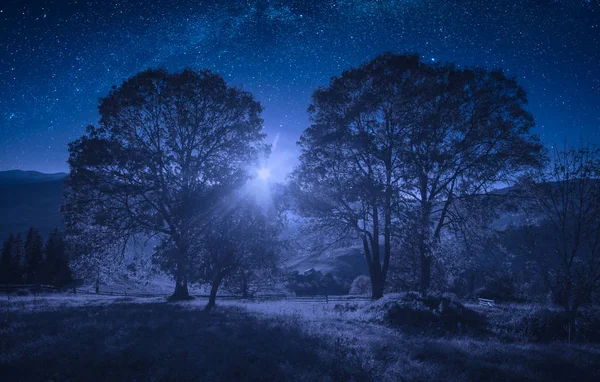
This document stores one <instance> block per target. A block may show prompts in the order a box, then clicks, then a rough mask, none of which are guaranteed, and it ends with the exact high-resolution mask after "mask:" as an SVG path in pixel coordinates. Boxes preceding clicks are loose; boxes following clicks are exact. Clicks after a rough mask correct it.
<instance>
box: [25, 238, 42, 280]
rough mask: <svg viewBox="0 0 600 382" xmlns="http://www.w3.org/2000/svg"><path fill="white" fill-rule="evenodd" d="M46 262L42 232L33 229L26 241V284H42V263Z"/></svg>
mask: <svg viewBox="0 0 600 382" xmlns="http://www.w3.org/2000/svg"><path fill="white" fill-rule="evenodd" d="M43 260H44V240H43V239H42V235H41V234H40V232H39V231H38V230H37V229H35V228H33V227H31V228H30V229H29V231H27V238H26V239H25V282H26V283H27V284H39V283H41V282H42V272H43V270H42V262H43Z"/></svg>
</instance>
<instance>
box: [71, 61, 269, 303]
mask: <svg viewBox="0 0 600 382" xmlns="http://www.w3.org/2000/svg"><path fill="white" fill-rule="evenodd" d="M99 111H100V115H101V119H100V123H99V126H98V127H93V126H92V127H89V128H88V131H87V133H86V134H85V135H84V136H83V137H81V138H80V139H78V140H76V141H75V142H73V143H71V144H70V146H69V152H70V158H69V165H70V167H71V173H70V175H69V178H68V181H67V187H68V191H67V193H66V199H67V205H66V208H65V212H66V220H67V225H68V227H69V228H73V232H77V231H78V230H83V231H85V230H89V229H90V227H93V228H94V229H95V230H96V231H97V232H102V234H103V235H104V236H108V237H111V236H112V237H114V238H122V239H126V238H128V237H131V235H135V234H142V235H146V236H153V237H156V238H157V239H158V240H160V241H161V242H162V243H165V244H168V246H169V247H172V248H174V250H172V251H163V252H162V253H163V254H164V255H165V256H168V257H169V258H170V260H171V261H172V263H173V264H174V266H173V267H172V268H171V269H172V271H173V275H174V278H175V282H176V287H175V292H174V294H173V298H175V299H181V298H188V297H189V294H188V288H187V281H188V276H189V275H188V263H189V261H190V257H191V256H192V255H193V253H192V251H191V248H192V247H193V246H194V242H195V240H197V239H198V237H200V235H201V231H202V229H203V228H204V226H205V224H206V223H207V222H208V220H209V216H210V213H211V207H212V206H214V205H216V204H217V202H218V200H219V199H220V198H221V197H222V196H223V195H226V194H228V193H230V192H231V191H232V190H233V189H236V188H237V187H239V186H240V185H241V184H243V183H244V182H245V181H246V180H247V177H248V174H249V170H251V168H250V167H249V166H251V164H252V163H253V162H254V161H255V160H256V159H257V157H258V156H259V155H261V153H263V152H265V151H266V150H267V146H266V145H264V143H263V139H264V134H263V132H262V119H261V118H260V113H261V111H262V107H261V105H260V104H259V103H258V102H257V101H255V100H254V98H253V97H252V95H251V94H250V93H247V92H245V91H242V90H240V89H237V88H232V87H229V86H227V84H226V83H225V81H224V80H223V79H222V78H221V77H220V76H219V75H217V74H215V73H213V72H211V71H208V70H204V71H193V70H189V69H188V70H184V71H183V72H181V73H168V72H167V71H166V70H162V69H161V70H148V71H145V72H142V73H140V74H138V75H136V76H134V77H132V78H130V79H128V80H126V81H125V82H124V83H123V84H122V85H121V86H119V87H113V89H112V90H111V92H110V93H109V94H108V96H107V97H105V98H103V99H101V101H100V105H99Z"/></svg>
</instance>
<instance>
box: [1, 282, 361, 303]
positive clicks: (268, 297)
mask: <svg viewBox="0 0 600 382" xmlns="http://www.w3.org/2000/svg"><path fill="white" fill-rule="evenodd" d="M19 291H27V292H28V293H31V294H37V293H65V292H66V293H70V294H73V293H75V294H86V295H97V296H115V297H139V298H156V297H169V295H170V294H161V293H139V292H126V291H100V292H98V293H96V291H95V290H91V289H83V288H82V289H80V288H57V287H54V286H51V285H0V293H18V292H19ZM191 296H192V297H194V298H200V299H208V297H209V296H208V295H205V294H192V295H191ZM217 300H242V301H261V302H262V301H294V302H312V303H315V302H324V303H330V302H331V303H339V302H352V301H369V300H370V298H369V297H367V296H356V295H334V296H332V295H318V296H289V295H286V294H283V293H282V294H260V295H255V296H252V297H248V298H244V297H242V296H234V295H222V296H221V295H219V296H217Z"/></svg>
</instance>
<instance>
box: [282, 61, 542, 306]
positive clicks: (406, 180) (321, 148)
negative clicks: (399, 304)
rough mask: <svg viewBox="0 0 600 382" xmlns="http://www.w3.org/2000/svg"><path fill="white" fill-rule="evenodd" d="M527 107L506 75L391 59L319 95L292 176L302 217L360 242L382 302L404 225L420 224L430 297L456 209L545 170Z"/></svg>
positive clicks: (351, 73)
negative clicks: (436, 259) (515, 178)
mask: <svg viewBox="0 0 600 382" xmlns="http://www.w3.org/2000/svg"><path fill="white" fill-rule="evenodd" d="M526 102H527V100H526V96H525V92H524V91H523V89H522V88H521V87H520V86H519V85H518V84H517V83H516V81H515V80H514V79H512V78H507V77H506V76H505V75H504V74H503V73H502V72H501V71H492V72H489V71H486V70H484V69H479V68H474V69H458V68H456V67H455V66H453V65H450V64H445V65H439V64H427V63H424V62H422V61H420V59H419V57H418V56H412V55H402V56H398V55H393V54H390V53H386V54H383V55H381V56H379V57H377V58H375V59H374V60H372V61H370V62H368V63H366V64H364V65H361V66H360V67H358V68H354V69H350V70H348V71H346V72H344V73H342V75H341V76H340V77H335V78H333V79H332V80H331V82H330V84H329V86H328V87H326V88H321V89H318V90H317V91H316V92H315V93H314V94H313V99H312V104H311V106H310V107H309V113H310V116H311V121H312V125H311V126H310V127H309V128H308V129H307V130H306V131H305V132H304V133H303V135H302V137H301V139H300V142H299V145H300V147H301V150H302V154H301V157H300V165H299V167H298V168H297V170H296V171H295V173H294V175H293V180H294V184H293V190H294V191H295V194H296V196H297V199H298V209H299V212H300V213H301V214H303V215H305V216H310V217H312V218H313V224H314V226H315V227H316V228H317V229H319V230H321V231H324V232H328V233H329V234H330V235H333V237H335V238H340V239H341V238H347V237H349V236H350V237H351V236H354V237H356V238H359V239H360V240H361V242H362V244H363V248H364V253H365V257H366V260H367V264H368V267H369V274H370V278H371V283H372V297H373V298H379V297H381V296H382V295H383V290H384V286H385V281H386V277H387V272H388V268H389V263H390V257H391V251H392V248H391V242H392V238H393V236H394V232H397V229H396V228H395V226H396V225H397V224H398V223H399V222H401V221H404V220H406V219H415V220H416V222H415V224H416V226H417V234H416V236H417V238H416V239H417V241H418V243H417V245H416V248H417V252H418V253H416V254H415V255H417V256H418V257H419V260H420V264H421V266H420V268H421V269H420V280H421V281H420V289H421V291H422V293H423V294H426V293H427V290H428V288H429V284H430V273H431V262H432V255H433V253H434V252H435V251H434V247H435V246H436V245H437V243H438V242H439V239H440V233H441V231H442V230H443V229H444V228H446V227H448V226H450V225H452V224H453V223H454V222H455V221H456V214H455V211H453V207H454V206H455V203H456V202H457V201H460V200H461V199H464V198H467V197H470V196H473V195H479V194H484V193H485V192H486V191H487V190H488V188H489V187H491V186H495V185H496V184H497V183H498V182H502V181H504V182H508V181H509V180H510V177H511V176H512V175H514V174H516V173H518V172H519V171H522V170H523V169H525V168H527V167H528V166H531V165H536V164H537V163H538V161H537V160H536V155H537V154H538V153H539V152H540V150H541V146H540V145H539V143H538V141H537V138H536V137H534V136H532V135H530V134H529V130H530V128H531V127H532V126H533V118H532V117H531V115H530V114H529V113H528V112H527V111H526V110H525V109H524V105H525V104H526ZM381 240H383V243H381Z"/></svg>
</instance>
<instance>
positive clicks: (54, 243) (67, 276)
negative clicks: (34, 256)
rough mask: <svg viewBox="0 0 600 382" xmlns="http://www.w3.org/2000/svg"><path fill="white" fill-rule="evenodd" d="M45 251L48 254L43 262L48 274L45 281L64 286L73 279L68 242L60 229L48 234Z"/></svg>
mask: <svg viewBox="0 0 600 382" xmlns="http://www.w3.org/2000/svg"><path fill="white" fill-rule="evenodd" d="M44 252H45V255H46V256H45V259H44V263H43V266H44V271H45V275H46V277H45V282H46V283H48V284H49V285H54V286H57V287H64V286H66V285H67V284H69V283H70V282H71V281H73V277H72V273H71V269H70V267H69V258H68V256H67V251H66V243H65V241H64V238H63V235H62V234H61V233H60V232H59V231H58V229H55V230H54V231H52V232H51V233H50V235H48V240H47V241H46V245H45V247H44Z"/></svg>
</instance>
